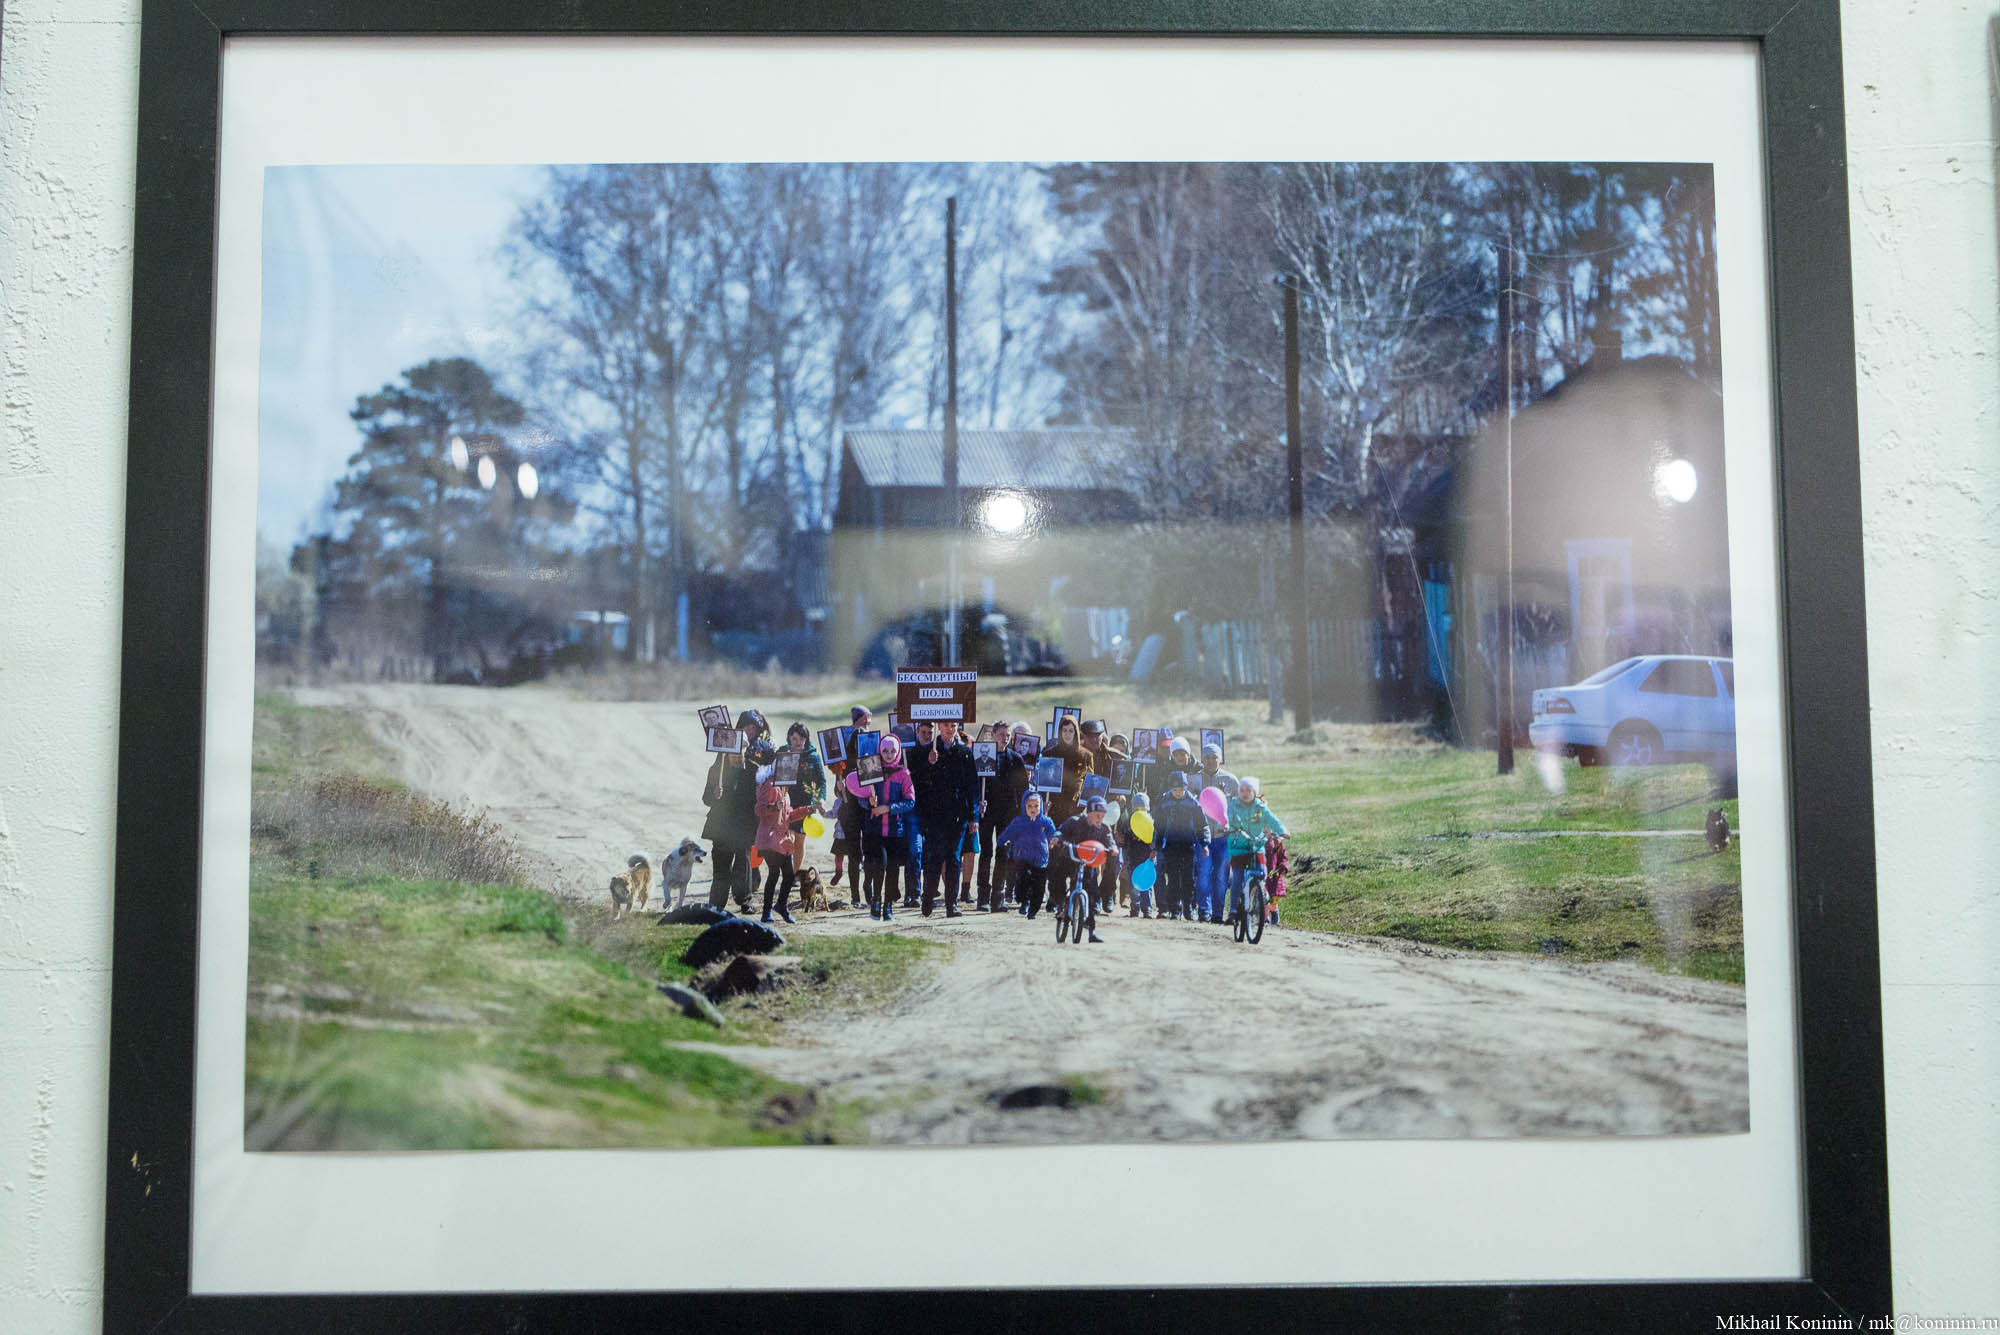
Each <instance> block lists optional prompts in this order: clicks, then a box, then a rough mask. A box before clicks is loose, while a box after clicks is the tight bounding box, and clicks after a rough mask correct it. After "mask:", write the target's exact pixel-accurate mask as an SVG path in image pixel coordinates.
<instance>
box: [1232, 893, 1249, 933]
mask: <svg viewBox="0 0 2000 1335" xmlns="http://www.w3.org/2000/svg"><path fill="white" fill-rule="evenodd" d="M1244 888H1245V890H1246V891H1247V890H1248V888H1249V887H1248V886H1247V885H1246V886H1245V887H1244ZM1230 898H1233V899H1234V900H1235V901H1236V907H1235V909H1234V910H1233V911H1231V913H1230V915H1229V935H1230V936H1232V937H1234V938H1235V939H1236V940H1238V941H1241V940H1242V939H1243V899H1244V896H1243V895H1241V894H1238V895H1233V896H1230Z"/></svg>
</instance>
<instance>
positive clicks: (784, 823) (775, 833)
mask: <svg viewBox="0 0 2000 1335" xmlns="http://www.w3.org/2000/svg"><path fill="white" fill-rule="evenodd" d="M757 754H758V756H759V757H760V759H761V760H762V761H763V763H762V764H761V766H760V767H759V769H758V770H757V845H756V847H757V851H758V852H759V853H760V854H762V855H763V858H764V867H765V872H764V921H765V922H769V921H771V899H772V892H773V891H774V890H775V891H776V893H777V901H778V916H779V917H780V918H783V919H784V920H785V921H786V922H790V921H792V914H791V910H790V909H789V908H788V907H787V906H788V905H789V904H790V903H791V901H792V886H793V885H794V884H795V883H796V882H797V880H798V870H797V868H796V867H795V866H794V865H793V863H792V855H793V854H794V853H796V852H797V851H798V846H799V840H800V839H801V838H802V836H801V835H800V834H799V832H798V831H796V830H794V829H793V828H792V822H793V821H795V820H804V819H805V818H806V817H807V816H808V815H810V814H812V809H813V804H812V803H811V802H808V803H806V804H805V805H804V806H802V807H795V806H793V805H792V802H791V796H792V794H791V789H790V788H789V787H788V786H786V785H784V784H781V783H779V782H778V780H777V778H776V774H777V768H778V767H777V765H776V764H775V763H774V761H773V759H772V758H771V748H770V746H769V745H768V744H763V743H760V744H759V747H758V752H757Z"/></svg>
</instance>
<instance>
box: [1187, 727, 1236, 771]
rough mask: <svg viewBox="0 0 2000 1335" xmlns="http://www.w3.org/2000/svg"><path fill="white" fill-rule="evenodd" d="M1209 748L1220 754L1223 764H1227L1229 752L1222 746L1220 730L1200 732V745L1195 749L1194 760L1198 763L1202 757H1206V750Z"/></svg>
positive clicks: (1208, 729)
mask: <svg viewBox="0 0 2000 1335" xmlns="http://www.w3.org/2000/svg"><path fill="white" fill-rule="evenodd" d="M1211 746H1212V747H1214V748H1215V749H1216V750H1217V751H1219V752H1221V754H1222V760H1223V763H1224V764H1227V763H1229V751H1228V748H1227V747H1226V746H1225V745H1224V742H1223V736H1222V729H1220V728H1203V729H1202V730H1201V745H1200V746H1199V747H1197V748H1196V749H1195V759H1196V760H1197V761H1199V760H1200V759H1201V758H1202V757H1203V756H1205V755H1207V754H1208V748H1209V747H1211Z"/></svg>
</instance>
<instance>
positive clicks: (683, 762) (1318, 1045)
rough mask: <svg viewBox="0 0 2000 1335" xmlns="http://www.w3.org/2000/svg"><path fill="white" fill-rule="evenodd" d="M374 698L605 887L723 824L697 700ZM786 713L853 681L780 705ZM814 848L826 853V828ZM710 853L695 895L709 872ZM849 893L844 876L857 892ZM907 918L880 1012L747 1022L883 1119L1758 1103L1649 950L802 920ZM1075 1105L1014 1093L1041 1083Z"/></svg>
mask: <svg viewBox="0 0 2000 1335" xmlns="http://www.w3.org/2000/svg"><path fill="white" fill-rule="evenodd" d="M296 694H297V697H298V699H299V700H300V702H301V703H305V704H321V705H338V706H341V707H344V708H349V709H353V710H355V711H357V712H358V714H359V715H360V716H361V717H362V718H363V719H365V720H366V722H367V724H368V727H369V729H370V731H371V732H372V733H373V734H374V735H375V736H376V737H377V738H379V739H380V740H381V741H383V742H384V743H386V744H387V745H388V746H390V747H391V748H392V749H393V750H394V751H395V752H396V754H397V755H398V757H399V758H400V763H401V765H402V769H403V774H404V777H405V778H406V779H407V780H408V781H409V782H410V783H411V784H412V785H413V786H415V787H417V788H419V789H421V790H423V791H425V792H428V793H430V794H433V795H435V796H437V797H441V798H446V799H449V800H451V801H454V802H463V803H470V804H472V805H474V806H480V807H485V808H487V809H488V811H489V813H490V814H491V815H492V816H493V817H494V818H495V819H496V820H498V821H499V822H500V823H501V825H502V826H503V827H504V828H505V829H506V830H507V831H508V832H509V833H510V834H511V835H512V836H513V837H514V838H515V839H516V840H517V841H518V842H519V843H520V845H521V846H522V848H523V849H524V850H525V851H526V852H528V853H529V854H530V855H531V856H532V857H533V858H534V859H535V860H536V861H537V862H538V863H541V864H545V866H546V873H547V875H548V878H549V880H550V883H551V885H552V887H554V888H558V889H561V890H563V891H566V892H568V893H572V894H585V895H592V894H597V893H601V891H602V887H603V885H604V882H605V880H606V878H607V877H608V876H609V875H611V874H612V872H613V871H616V870H621V869H622V866H623V862H624V859H625V856H626V855H627V854H629V853H631V852H634V851H639V852H645V853H647V854H648V855H650V856H653V857H654V858H655V860H656V861H657V858H658V855H659V854H661V853H663V852H665V851H666V850H668V849H670V848H672V847H673V846H674V845H675V844H676V843H677V842H678V841H679V840H680V839H681V837H682V836H683V835H695V834H698V833H699V831H700V828H701V822H702V817H703V814H704V812H703V808H702V806H701V793H700V789H701V780H702V775H703V774H704V773H705V772H706V767H707V764H708V761H709V757H708V756H707V755H706V754H704V753H703V751H702V750H701V736H700V733H699V730H698V728H697V726H696V723H695V719H694V711H695V706H694V705H693V704H691V703H684V702H675V703H663V704H652V703H643V704H634V703H623V702H599V701H588V700H580V699H575V698H571V697H569V696H566V695H564V694H562V693H560V692H558V691H555V690H544V689H521V690H510V691H493V690H480V689H476V688H470V687H467V688H454V687H428V686H360V687H343V688H328V689H316V690H310V691H304V690H302V691H299V692H297V693H296ZM764 708H765V712H766V714H767V715H768V716H769V717H770V718H771V719H772V720H773V721H774V723H775V724H776V725H777V726H779V727H781V728H782V727H783V726H784V722H785V721H786V720H789V719H790V718H792V717H794V716H803V717H805V718H806V719H807V720H808V721H809V722H812V723H815V725H817V724H819V723H824V722H825V721H826V720H828V719H831V718H834V717H836V716H838V715H840V714H842V713H844V709H845V705H844V702H841V701H833V700H828V701H824V702H808V701H790V702H784V703H781V704H775V705H768V706H764ZM812 861H813V862H814V863H815V865H818V866H820V867H821V868H822V870H824V869H826V868H827V867H829V866H830V860H829V858H828V856H827V854H826V849H825V844H824V842H821V843H820V844H819V846H818V847H817V848H816V849H815V850H814V855H813V857H812ZM706 881H707V873H706V866H705V865H704V868H703V870H702V871H700V872H698V873H697V874H696V882H695V894H696V895H698V896H699V895H703V894H705V893H706V888H707V887H706ZM836 893H838V892H836ZM883 930H895V931H899V932H904V933H908V934H910V935H914V936H922V937H926V938H930V939H934V940H939V941H945V942H949V943H950V945H951V946H952V951H951V954H950V957H949V959H948V960H946V961H944V962H942V963H940V964H939V965H938V966H937V967H935V968H934V969H932V970H931V971H930V972H928V973H927V974H926V975H924V976H923V977H922V979H921V980H920V981H919V982H918V983H917V985H916V986H915V987H913V988H912V989H911V990H910V991H909V992H908V993H907V994H905V995H904V996H903V997H902V998H901V999H900V1000H898V1001H897V1002H895V1003H894V1004H893V1005H891V1006H889V1007H887V1008H885V1009H882V1010H880V1011H879V1012H868V1013H860V1014H846V1015H833V1016H826V1017H823V1018H820V1019H816V1020H812V1021H809V1022H804V1023H801V1024H799V1025H795V1026H794V1032H793V1033H792V1035H791V1036H790V1038H791V1041H790V1044H789V1045H788V1046H783V1047H771V1048H744V1047H735V1046H732V1047H730V1048H729V1049H728V1055H729V1056H730V1057H731V1058H732V1059H734V1060H737V1061H742V1062H748V1063H751V1064H754V1065H758V1066H761V1067H763V1068H764V1069H766V1070H768V1071H770V1072H771V1073H772V1074H774V1075H778V1076H781V1077H784V1078H786V1079H791V1080H798V1081H802V1082H806V1083H809V1084H813V1085H817V1086H821V1087H824V1088H826V1089H827V1090H828V1092H829V1093H832V1094H834V1095H836V1096H840V1097H845V1098H859V1099H865V1100H867V1101H868V1104H869V1106H870V1107H871V1108H873V1109H874V1111H873V1112H872V1113H871V1115H870V1129H871V1132H872V1134H873V1136H874V1137H875V1139H876V1140H878V1141H881V1142H887V1143H902V1144H911V1143H936V1144H953V1143H957V1144H963V1143H971V1142H995V1141H1027V1142H1032V1141H1056V1140H1060V1141H1075V1140H1104V1141H1114V1140H1115V1141H1153V1140H1161V1141H1186V1140H1239V1139H1282V1138H1290V1137H1309V1138H1335V1137H1438V1136H1446V1137H1458V1136H1520V1135H1526V1136H1544V1135H1547V1136H1578V1135H1586V1136H1588V1135H1655V1134H1662V1133H1690V1132H1701V1133H1720V1132H1731V1131H1742V1130H1745V1129H1747V1127H1748V1124H1749V1095H1748V1086H1747V1056H1746V1030H1745V1021H1744V1005H1743V991H1742V989H1741V988H1738V987H1731V986H1728V985H1725V984H1720V983H1709V982H1703V981H1699V980H1692V979H1682V978H1670V977H1663V976H1661V975H1658V974H1655V973H1653V972H1651V971H1650V970H1647V969H1645V968H1643V967H1641V966H1638V965H1628V964H1601V965H1593V964H1571V963H1563V962H1560V961H1554V960H1544V959H1536V958H1523V957H1519V956H1508V955H1491V956H1486V955H1476V954H1465V953H1458V952H1451V951H1441V950H1435V949H1432V948H1429V947H1424V946H1418V945H1414V944H1411V943H1407V942H1401V941H1389V940H1379V939H1372V938H1361V937H1347V936H1337V935H1332V934H1326V933H1318V932H1306V931H1300V930H1293V929H1289V928H1285V927H1279V928H1276V929H1274V930H1271V931H1269V932H1266V934H1265V936H1264V940H1263V943H1262V944H1261V945H1258V946H1246V945H1238V944H1237V943H1235V942H1234V941H1232V940H1231V939H1230V935H1229V932H1228V931H1227V929H1224V928H1218V927H1210V926H1203V925H1201V924H1196V923H1180V922H1158V921H1150V920H1146V919H1128V918H1126V917H1124V916H1123V915H1122V914H1121V915H1120V916H1118V917H1116V918H1106V919H1103V920H1101V922H1100V928H1099V932H1100V935H1101V936H1102V937H1103V938H1104V941H1103V944H1101V945H1094V944H1084V945H1080V946H1078V945H1058V944H1057V943H1056V939H1055V926H1054V923H1053V921H1052V920H1051V919H1050V918H1049V917H1048V916H1047V915H1046V914H1044V915H1043V916H1042V917H1039V918H1037V919H1035V920H1034V921H1033V922H1029V921H1028V920H1026V919H1023V918H1021V917H1019V916H1017V915H1014V914H1001V915H993V916H989V915H986V914H979V913H973V912H970V911H968V912H967V913H966V915H965V916H964V917H962V918H958V919H951V920H947V919H945V918H943V917H942V916H939V917H936V918H931V919H925V918H922V917H920V916H918V915H917V914H916V913H914V912H910V913H908V914H899V915H898V916H897V919H896V921H895V924H894V926H893V929H888V928H885V927H884V926H883V925H882V924H879V923H875V922H871V921H870V920H869V918H868V917H867V915H866V914H865V913H856V912H838V911H837V912H834V913H830V914H816V915H812V916H811V917H809V918H807V917H802V918H801V920H800V924H799V926H798V927H796V928H791V929H787V931H788V933H791V934H822V933H853V932H868V931H883ZM1033 1085H1049V1086H1062V1087H1064V1088H1065V1089H1067V1090H1068V1091H1070V1093H1071V1096H1072V1097H1071V1099H1070V1103H1069V1106H1067V1107H1062V1106H1043V1107H1028V1108H1003V1107H1002V1106H1000V1101H999V1100H1000V1097H1001V1096H1003V1095H1005V1094H1007V1093H1009V1092H1010V1091H1017V1090H1021V1089H1023V1088H1025V1087H1027V1086H1033Z"/></svg>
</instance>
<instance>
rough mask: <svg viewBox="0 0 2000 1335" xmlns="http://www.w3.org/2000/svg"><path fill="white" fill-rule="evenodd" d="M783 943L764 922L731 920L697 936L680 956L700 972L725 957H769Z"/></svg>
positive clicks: (782, 938) (782, 939)
mask: <svg viewBox="0 0 2000 1335" xmlns="http://www.w3.org/2000/svg"><path fill="white" fill-rule="evenodd" d="M784 944H785V938H784V937H782V936H779V935H778V934H777V933H776V932H774V931H772V930H771V929H770V928H768V927H766V926H765V925H764V924H763V923H761V922H752V921H751V920H750V919H748V918H730V919H728V920H727V921H724V922H719V923H717V924H715V926H713V927H711V928H709V929H708V930H707V931H705V932H703V933H702V934H701V935H700V936H698V937H696V938H695V939H694V941H693V943H692V944H690V945H689V946H688V948H687V953H686V954H684V955H682V956H681V963H683V964H685V965H687V966H688V967H689V968H691V969H699V968H701V967H702V966H703V965H705V964H708V963H710V962H712V961H714V960H719V959H721V958H722V957H723V956H725V955H769V954H771V953H772V952H774V951H776V950H779V949H781V948H782V947H783V946H784Z"/></svg>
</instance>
